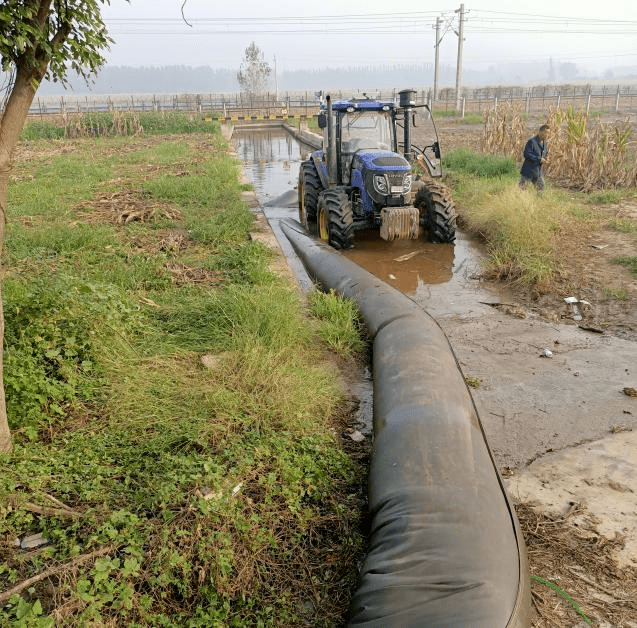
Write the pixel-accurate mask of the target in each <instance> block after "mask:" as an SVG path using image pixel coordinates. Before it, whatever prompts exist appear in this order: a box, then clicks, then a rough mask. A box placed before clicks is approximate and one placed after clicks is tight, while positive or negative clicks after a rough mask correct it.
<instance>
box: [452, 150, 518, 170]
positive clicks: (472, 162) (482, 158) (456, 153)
mask: <svg viewBox="0 0 637 628" xmlns="http://www.w3.org/2000/svg"><path fill="white" fill-rule="evenodd" d="M443 165H444V166H445V167H446V168H449V169H450V170H453V171H454V172H458V173H465V174H471V175H474V176H476V177H501V176H512V175H517V172H518V167H517V166H516V163H515V160H514V159H513V157H503V156H501V155H489V154H486V153H476V152H475V151H472V150H470V149H468V148H457V149H456V150H453V151H451V152H449V153H447V154H446V155H445V156H444V157H443Z"/></svg>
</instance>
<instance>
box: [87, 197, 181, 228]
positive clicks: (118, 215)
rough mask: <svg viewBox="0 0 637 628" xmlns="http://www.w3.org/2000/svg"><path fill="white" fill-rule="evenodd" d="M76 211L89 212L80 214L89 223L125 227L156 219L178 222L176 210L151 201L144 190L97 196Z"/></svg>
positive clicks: (179, 215)
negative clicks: (108, 223)
mask: <svg viewBox="0 0 637 628" xmlns="http://www.w3.org/2000/svg"><path fill="white" fill-rule="evenodd" d="M76 209H84V210H90V211H88V212H85V213H82V214H80V215H81V217H82V218H84V219H86V220H87V221H89V222H101V221H104V222H110V223H115V224H118V225H127V224H129V223H131V222H134V221H138V222H150V221H151V220H154V219H158V218H167V219H168V220H179V219H180V218H181V213H180V212H179V210H178V209H175V208H174V207H171V206H169V205H168V204H166V203H157V202H153V201H152V200H151V194H150V192H146V191H144V190H120V191H117V192H106V193H102V194H99V195H98V196H97V197H96V198H94V199H92V200H90V201H84V202H83V203H81V204H80V205H78V206H77V207H76Z"/></svg>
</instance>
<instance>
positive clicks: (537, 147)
mask: <svg viewBox="0 0 637 628" xmlns="http://www.w3.org/2000/svg"><path fill="white" fill-rule="evenodd" d="M547 152H548V146H547V143H546V142H543V141H542V140H541V139H540V136H539V135H536V136H534V137H532V138H531V139H530V140H529V141H528V142H527V143H526V146H525V147H524V163H523V164H522V169H521V170H520V174H521V175H522V176H523V177H525V178H527V179H531V181H535V180H536V179H538V178H539V176H540V170H541V168H542V166H541V165H540V160H541V159H543V158H544V157H546V154H547Z"/></svg>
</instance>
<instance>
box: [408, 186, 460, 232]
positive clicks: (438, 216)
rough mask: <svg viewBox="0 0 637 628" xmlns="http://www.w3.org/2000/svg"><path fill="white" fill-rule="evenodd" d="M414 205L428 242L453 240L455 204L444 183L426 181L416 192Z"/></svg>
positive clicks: (455, 215) (455, 216) (455, 218)
mask: <svg viewBox="0 0 637 628" xmlns="http://www.w3.org/2000/svg"><path fill="white" fill-rule="evenodd" d="M414 205H415V206H416V207H417V208H418V209H419V210H420V226H421V227H422V228H423V229H425V230H426V231H427V240H429V242H447V243H451V242H455V240H456V220H457V214H456V206H455V203H454V202H453V199H452V198H451V192H450V191H449V189H448V188H447V187H446V186H445V185H443V184H442V183H438V182H437V181H426V182H425V185H424V186H423V187H421V188H420V189H419V190H418V192H416V199H415V200H414Z"/></svg>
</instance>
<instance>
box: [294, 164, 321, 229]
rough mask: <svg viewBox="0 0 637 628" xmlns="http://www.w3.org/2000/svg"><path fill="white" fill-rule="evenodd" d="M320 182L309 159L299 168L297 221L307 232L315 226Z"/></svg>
mask: <svg viewBox="0 0 637 628" xmlns="http://www.w3.org/2000/svg"><path fill="white" fill-rule="evenodd" d="M320 190H321V180H320V179H319V175H318V172H317V170H316V166H315V165H314V162H313V161H312V160H311V159H309V160H308V161H304V162H302V163H301V167H300V168H299V187H298V195H299V221H300V223H301V224H302V225H303V226H304V227H305V228H306V229H307V230H308V231H309V230H310V229H311V227H312V226H314V225H315V224H316V215H317V212H318V195H319V192H320Z"/></svg>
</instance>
